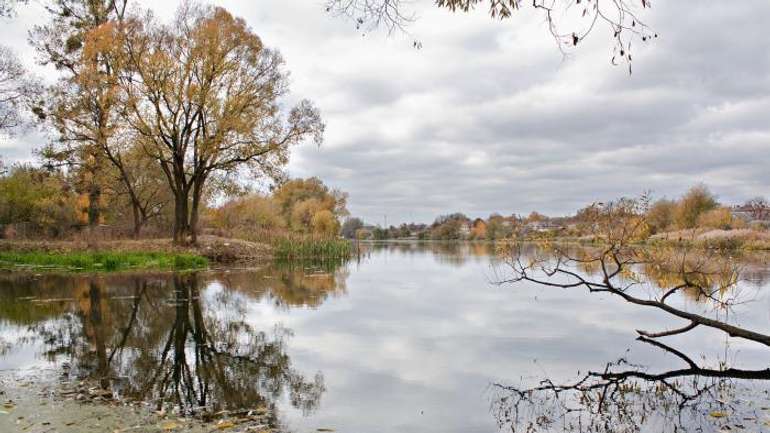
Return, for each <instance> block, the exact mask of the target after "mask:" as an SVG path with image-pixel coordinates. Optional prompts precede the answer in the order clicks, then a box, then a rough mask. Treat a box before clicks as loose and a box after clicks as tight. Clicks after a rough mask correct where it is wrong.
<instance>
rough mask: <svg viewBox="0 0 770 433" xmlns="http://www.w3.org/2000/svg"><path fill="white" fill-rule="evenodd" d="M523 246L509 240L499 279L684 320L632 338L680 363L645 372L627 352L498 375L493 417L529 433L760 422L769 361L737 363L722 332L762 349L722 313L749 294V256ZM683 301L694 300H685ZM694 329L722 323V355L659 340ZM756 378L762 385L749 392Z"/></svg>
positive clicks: (764, 342)
mask: <svg viewBox="0 0 770 433" xmlns="http://www.w3.org/2000/svg"><path fill="white" fill-rule="evenodd" d="M525 248H526V247H525V246H521V245H516V246H513V248H512V249H511V253H510V257H509V258H508V259H507V260H506V263H507V268H508V270H509V273H510V276H509V278H508V279H506V280H504V281H505V282H506V283H514V284H515V283H521V282H526V283H533V284H536V285H541V286H543V287H548V288H552V289H554V288H556V289H583V290H586V291H587V292H588V293H591V294H601V295H609V296H612V297H617V298H619V299H622V300H623V301H625V302H627V303H628V304H632V305H635V306H637V307H640V308H651V309H655V310H657V311H660V312H663V313H665V314H668V315H670V316H671V317H672V318H677V319H684V320H686V321H688V322H689V323H686V324H685V325H684V326H681V325H680V326H678V327H676V328H674V329H667V330H663V331H660V332H649V331H645V330H640V329H639V328H636V329H637V331H636V332H637V333H638V334H639V337H638V338H637V339H636V340H637V341H638V342H640V343H643V344H646V345H649V346H652V347H654V348H657V349H660V350H662V351H663V352H664V353H666V354H667V355H668V356H669V357H671V358H674V359H675V360H676V361H677V362H678V363H680V364H683V365H682V366H680V367H677V368H664V369H662V371H657V372H651V371H650V370H649V366H646V365H643V364H639V363H636V362H634V361H633V359H632V358H630V357H628V356H625V357H621V358H619V359H617V360H614V361H612V362H608V363H606V364H604V365H602V366H601V368H598V369H591V370H589V371H588V372H587V373H585V374H582V375H580V374H579V377H578V379H576V380H573V381H570V382H557V381H555V380H553V379H552V378H550V377H548V376H547V375H545V376H543V377H540V378H539V379H538V380H537V384H536V385H526V384H524V385H515V386H512V385H504V384H496V385H495V387H496V388H497V389H498V390H500V391H502V392H501V394H500V395H499V396H498V397H497V399H496V400H495V401H494V402H493V408H494V413H495V414H496V416H497V418H498V423H499V425H500V426H506V427H508V428H509V429H510V430H511V431H527V432H534V431H556V430H561V431H591V432H639V431H660V432H676V431H679V430H684V431H688V430H697V431H711V430H731V429H744V428H746V426H747V425H750V426H751V427H752V428H754V429H756V428H759V429H762V428H763V426H767V422H766V420H765V414H764V413H763V412H762V410H760V408H761V407H765V406H766V405H767V404H766V403H767V400H768V398H767V397H768V394H767V391H768V389H767V381H769V380H770V368H767V366H766V365H765V366H763V368H758V369H751V368H741V367H736V365H740V359H739V358H738V357H737V356H736V355H737V354H735V353H733V354H730V345H729V343H730V342H731V341H732V340H731V339H727V340H724V337H726V336H727V337H731V338H733V339H735V338H737V339H742V340H743V341H746V342H750V343H752V344H757V345H759V346H764V348H765V350H767V349H768V347H770V334H766V333H762V332H757V331H756V330H752V329H750V327H745V326H743V325H741V324H736V323H735V322H734V320H730V317H729V316H730V314H731V313H733V312H734V307H735V306H737V305H740V304H741V303H742V302H743V301H749V300H750V299H746V298H744V293H743V290H742V289H743V288H744V287H743V285H742V284H741V281H743V279H744V278H743V275H742V271H743V269H744V268H745V267H750V266H752V264H753V263H752V260H751V259H752V258H748V259H745V260H743V261H737V260H736V259H735V257H732V256H730V255H728V254H724V253H720V252H716V251H704V250H694V251H691V250H687V249H681V248H680V249H675V248H667V247H664V248H656V247H645V248H638V247H635V246H627V245H623V244H619V245H611V246H609V247H605V248H591V249H587V248H582V249H575V248H571V249H570V248H563V247H560V246H553V245H551V246H548V247H546V248H542V249H540V250H539V251H537V252H535V253H533V252H531V251H529V252H525ZM753 259H758V260H759V261H762V260H764V259H765V258H764V257H762V256H755V257H753ZM760 274H761V272H760ZM757 277H760V278H766V276H760V275H758V274H757V272H755V273H754V276H753V279H754V282H756V280H757ZM645 288H647V289H649V290H645ZM677 297H679V299H676V298H677ZM683 300H690V301H695V303H694V304H693V305H691V306H689V307H688V306H687V303H686V302H685V303H683V302H682V301H683ZM704 307H706V308H705V309H704ZM637 325H638V326H640V327H644V328H645V329H647V326H648V324H644V323H639V324H637ZM696 328H698V329H701V328H706V330H707V332H710V333H712V334H717V335H719V332H720V331H721V332H722V333H723V334H722V339H723V341H727V343H726V346H725V355H724V356H722V357H718V358H709V357H705V356H698V357H695V356H693V355H691V354H690V355H688V354H686V353H685V351H682V350H679V349H677V348H675V347H673V346H672V345H670V344H668V343H666V342H664V341H668V340H667V338H668V337H674V336H676V337H679V338H680V340H681V339H683V338H684V337H685V336H688V335H690V334H691V333H692V332H693V330H695V329H696ZM725 334H726V335H725ZM728 355H731V356H728ZM695 359H698V361H696V360H695ZM758 382H759V383H760V388H759V389H760V390H761V392H752V388H753V387H754V386H755V385H757V383H758Z"/></svg>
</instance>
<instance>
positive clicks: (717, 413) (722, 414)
mask: <svg viewBox="0 0 770 433" xmlns="http://www.w3.org/2000/svg"><path fill="white" fill-rule="evenodd" d="M709 415H711V417H713V418H724V417H726V416H728V415H729V414H728V413H727V412H720V411H718V410H715V411H713V412H711V413H710V414H709Z"/></svg>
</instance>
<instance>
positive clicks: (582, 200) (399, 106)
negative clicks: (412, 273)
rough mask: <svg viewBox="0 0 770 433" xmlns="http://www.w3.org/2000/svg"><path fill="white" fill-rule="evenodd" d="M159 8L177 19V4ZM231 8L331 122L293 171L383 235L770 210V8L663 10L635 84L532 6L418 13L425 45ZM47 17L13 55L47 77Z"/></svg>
mask: <svg viewBox="0 0 770 433" xmlns="http://www.w3.org/2000/svg"><path fill="white" fill-rule="evenodd" d="M143 3H145V4H146V5H149V6H150V7H152V8H154V9H155V11H156V12H157V13H158V15H160V16H161V17H166V16H168V17H170V16H171V15H172V14H173V12H174V10H175V9H176V6H177V5H178V2H176V1H164V2H158V1H155V2H146V1H145V2H143ZM214 3H215V4H221V5H222V6H224V7H226V8H227V9H228V10H230V11H231V12H232V13H234V14H235V15H238V16H241V17H243V18H245V19H246V21H247V22H248V23H249V24H250V25H251V26H252V28H253V30H254V31H255V32H256V33H257V34H259V35H260V36H261V37H262V38H263V40H264V41H265V43H266V44H267V45H269V46H271V47H274V48H278V49H279V50H280V51H281V52H282V53H283V54H284V57H285V59H286V62H287V67H288V69H289V70H290V71H291V77H292V78H291V83H292V94H293V97H296V98H300V97H302V98H309V99H311V100H313V101H315V103H316V104H317V105H318V106H319V108H320V109H321V110H322V113H323V116H324V119H325V121H326V123H327V133H326V136H325V143H324V145H323V146H321V147H320V148H317V147H315V146H314V145H312V144H305V145H301V146H298V147H296V148H294V151H293V155H292V159H291V163H290V165H289V172H290V174H291V175H292V176H301V177H307V176H318V177H320V178H321V179H323V180H324V182H326V183H327V184H329V185H331V186H333V187H336V188H339V189H342V190H344V191H347V192H348V193H349V194H350V199H349V209H350V211H351V213H352V214H353V215H357V216H362V217H364V219H366V220H367V221H369V222H372V223H380V224H381V223H383V220H384V218H385V216H386V215H387V218H388V224H394V223H399V222H402V221H407V220H415V221H418V222H429V221H432V220H433V218H434V217H435V216H436V215H438V214H441V213H448V212H454V211H461V212H464V213H466V214H468V215H470V216H487V215H489V214H490V213H492V212H500V213H503V214H510V213H529V212H530V211H532V210H538V211H541V212H544V213H546V214H551V215H559V214H566V213H571V212H573V211H574V210H575V209H577V208H579V207H581V206H583V205H585V204H587V203H590V202H593V201H597V200H607V199H611V198H615V197H618V196H622V195H638V194H640V193H641V192H643V191H646V190H651V191H652V192H653V193H654V195H655V196H658V197H660V196H667V197H676V196H679V195H680V194H681V193H683V192H684V191H685V190H686V189H687V188H688V187H689V186H690V185H693V184H695V183H698V182H704V183H706V184H707V185H708V186H709V187H710V188H711V189H712V190H713V191H714V192H715V193H716V194H717V195H718V196H719V198H720V199H721V200H722V201H723V202H725V203H737V202H740V201H742V200H745V199H747V198H750V197H752V196H756V195H766V196H770V35H769V34H768V30H767V23H770V2H768V1H767V0H741V1H724V0H723V1H714V0H710V1H695V0H683V1H672V2H663V1H661V2H655V3H654V8H653V9H652V10H646V11H645V12H644V15H643V17H644V18H645V19H646V22H647V23H648V24H649V25H650V26H651V27H652V28H653V29H654V30H655V31H657V32H658V33H659V34H660V37H659V38H658V39H657V40H655V41H654V42H653V43H651V44H648V45H645V46H642V45H641V44H638V45H637V47H636V49H635V53H634V65H633V66H634V72H633V74H632V75H630V76H629V74H628V71H627V69H626V68H625V67H614V66H612V65H611V64H610V58H611V51H612V45H611V42H610V36H611V35H610V34H609V30H607V29H604V28H600V29H598V30H597V31H595V32H594V33H593V34H592V36H591V37H590V38H589V39H588V40H587V41H585V43H581V45H582V47H580V49H578V50H577V51H576V52H575V53H573V54H572V55H570V56H569V57H568V58H566V59H565V58H563V57H562V55H561V53H560V52H559V51H558V49H557V48H556V46H555V44H554V41H553V40H552V39H550V36H549V34H548V32H547V30H546V27H545V24H544V23H543V20H542V17H540V16H538V15H536V14H534V13H532V12H529V11H527V10H526V9H525V10H524V11H522V12H521V13H519V14H518V15H516V16H514V17H513V19H511V20H508V21H506V22H503V23H498V22H495V21H492V20H490V19H489V18H488V16H487V15H486V11H479V12H477V13H474V14H469V15H452V14H451V13H449V12H446V11H443V10H438V9H436V8H434V7H433V6H431V5H432V3H433V2H432V1H431V0H416V1H415V2H414V7H415V9H416V10H417V14H418V17H419V19H418V20H417V21H416V22H415V23H414V24H413V25H412V26H411V27H410V28H409V31H410V33H411V35H404V34H397V35H393V36H391V37H387V36H386V35H385V34H383V33H375V34H367V35H365V36H364V35H362V34H361V33H360V32H357V31H356V30H355V29H354V27H353V26H352V25H351V24H350V23H348V22H346V21H344V20H341V19H338V18H337V19H335V18H333V17H330V16H328V15H327V14H325V13H324V8H323V4H322V3H323V2H322V1H320V0H261V1H258V2H251V1H249V2H246V1H217V2H214ZM42 16H43V13H42V12H41V9H40V6H39V3H37V2H35V1H34V0H33V2H32V4H31V6H28V7H26V8H23V9H22V10H21V11H20V14H19V17H17V18H16V19H15V20H13V21H9V22H4V23H2V29H3V30H2V36H3V38H2V39H3V42H2V43H5V44H7V45H11V46H13V47H14V48H15V49H16V51H17V52H18V53H19V55H21V56H22V57H23V58H24V60H25V61H26V62H28V64H30V66H32V64H33V56H32V54H31V53H30V52H29V51H30V50H29V49H28V48H27V45H26V32H27V30H28V28H29V27H30V26H31V25H32V24H33V23H35V22H38V21H37V20H39V19H40V18H41V17H42ZM414 39H419V40H420V41H421V42H422V44H423V48H422V49H420V50H416V49H414V48H412V41H413V40H414ZM37 71H38V73H40V74H48V75H50V71H43V70H40V69H39V68H37ZM42 140H44V138H41V137H39V136H37V135H35V134H27V135H25V136H20V137H16V138H14V139H5V140H4V141H0V155H2V156H3V157H4V159H6V160H29V159H31V158H32V156H31V149H32V148H34V147H37V146H39V145H40V143H41V141H42Z"/></svg>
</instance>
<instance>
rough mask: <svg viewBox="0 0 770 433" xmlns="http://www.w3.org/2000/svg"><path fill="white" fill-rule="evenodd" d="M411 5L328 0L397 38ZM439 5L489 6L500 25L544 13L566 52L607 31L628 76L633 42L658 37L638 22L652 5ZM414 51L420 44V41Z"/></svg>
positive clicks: (619, 0)
mask: <svg viewBox="0 0 770 433" xmlns="http://www.w3.org/2000/svg"><path fill="white" fill-rule="evenodd" d="M410 4H411V2H409V1H406V0H327V1H326V11H327V12H330V13H332V14H335V15H342V16H346V17H348V18H350V19H352V20H354V22H355V23H356V28H357V29H366V30H373V29H375V28H378V27H384V28H386V29H387V30H388V32H390V33H392V32H394V31H396V30H404V29H405V28H406V27H407V26H408V25H409V24H410V23H411V22H413V21H414V20H415V18H416V16H415V13H414V12H412V11H410V10H409V7H410ZM434 4H435V5H436V7H438V8H442V9H447V10H449V11H451V12H462V13H468V12H471V11H473V10H474V9H475V8H476V7H482V8H483V7H486V8H487V9H488V11H489V15H490V16H491V17H492V19H497V20H507V19H510V18H512V17H513V16H514V14H515V13H516V12H517V11H518V10H519V9H522V8H526V7H529V8H532V9H534V10H535V11H536V12H539V13H540V14H542V17H543V18H544V20H545V22H546V23H547V25H548V31H549V32H550V34H551V36H552V37H553V39H554V41H555V42H556V44H557V46H558V48H559V50H561V51H562V53H567V52H568V51H569V50H571V49H572V48H574V47H575V46H577V45H578V44H579V43H580V42H581V41H583V40H584V39H585V38H587V37H588V36H589V35H590V34H591V33H592V32H593V31H594V30H596V29H598V28H600V27H604V28H607V29H608V30H610V31H609V34H610V35H611V37H612V41H613V44H614V45H615V50H614V54H613V57H612V62H613V63H618V62H621V61H624V62H627V63H628V64H629V71H630V63H631V60H632V57H631V48H632V42H633V41H634V40H641V41H642V42H644V41H647V40H649V39H651V38H656V37H657V36H658V35H657V34H656V33H655V32H653V31H651V30H650V29H649V28H648V26H647V25H646V24H644V22H643V21H642V20H641V19H640V18H639V15H640V12H641V10H644V9H647V8H650V7H651V4H650V2H649V1H648V0H640V1H630V0H612V1H609V0H583V1H579V0H578V1H577V2H574V1H571V0H533V1H532V2H527V1H523V0H435V1H434ZM415 46H416V47H419V46H420V43H419V42H415Z"/></svg>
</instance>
